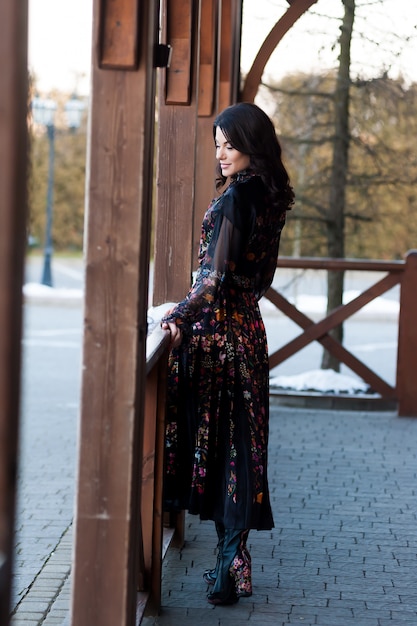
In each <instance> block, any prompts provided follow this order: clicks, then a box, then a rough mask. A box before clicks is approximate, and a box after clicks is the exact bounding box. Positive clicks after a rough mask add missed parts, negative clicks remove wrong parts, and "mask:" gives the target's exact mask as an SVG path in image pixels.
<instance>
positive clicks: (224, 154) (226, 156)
mask: <svg viewBox="0 0 417 626" xmlns="http://www.w3.org/2000/svg"><path fill="white" fill-rule="evenodd" d="M215 145H216V159H217V160H218V161H219V163H220V167H221V170H222V174H223V176H225V177H227V176H233V175H235V174H237V173H238V172H241V171H242V170H245V169H247V168H248V167H249V164H250V158H249V155H248V154H244V153H243V152H239V150H236V148H233V146H232V145H231V143H230V142H229V141H228V140H227V139H226V137H225V136H224V135H223V133H222V131H221V129H220V127H219V126H218V127H217V128H216V143H215Z"/></svg>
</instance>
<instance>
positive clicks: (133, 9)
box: [98, 0, 139, 69]
mask: <svg viewBox="0 0 417 626" xmlns="http://www.w3.org/2000/svg"><path fill="white" fill-rule="evenodd" d="M99 9H100V18H99V19H100V41H99V46H98V51H99V55H100V58H99V66H100V67H101V68H103V69H105V68H110V69H135V68H136V67H137V63H138V25H139V0H101V2H100V5H99Z"/></svg>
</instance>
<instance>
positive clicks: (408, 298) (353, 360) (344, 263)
mask: <svg viewBox="0 0 417 626" xmlns="http://www.w3.org/2000/svg"><path fill="white" fill-rule="evenodd" d="M278 268H292V269H315V270H333V271H345V270H355V271H367V272H386V275H385V276H384V277H383V278H382V279H381V280H379V281H378V282H376V283H375V284H373V285H372V286H371V287H369V288H368V289H366V290H365V291H363V292H362V293H361V294H360V295H359V296H357V297H356V298H354V299H353V300H351V301H350V302H349V303H347V304H344V305H341V306H340V307H338V308H336V309H335V310H333V311H331V312H330V313H329V314H328V315H327V316H326V317H324V319H322V320H320V321H319V322H314V321H313V320H312V319H310V318H309V317H308V316H307V315H305V314H304V313H302V312H301V311H299V310H298V309H297V308H296V307H295V306H294V305H293V304H291V303H290V302H289V301H288V300H287V299H286V298H285V297H284V296H283V295H282V294H280V293H278V292H277V291H276V290H275V289H272V288H271V289H269V291H268V292H267V294H266V298H267V299H268V300H270V301H271V302H272V303H273V304H274V305H275V306H276V307H277V308H278V309H280V310H281V311H282V312H283V313H284V314H285V315H286V316H287V317H289V318H290V319H292V320H293V321H294V322H295V323H296V324H298V326H300V327H301V328H302V329H303V332H302V333H301V334H300V335H298V336H297V337H296V338H295V339H292V340H291V341H289V342H288V343H286V344H285V345H284V346H282V347H281V348H280V349H279V350H277V351H276V352H274V353H273V354H271V355H270V358H269V363H270V368H273V367H275V366H277V365H279V364H280V363H283V361H285V360H286V359H288V358H290V357H291V356H293V355H294V354H295V353H296V352H298V351H299V350H301V349H302V348H304V347H305V346H307V345H308V344H309V343H311V342H312V341H318V342H319V343H320V344H321V345H322V346H323V347H324V348H326V350H328V351H329V352H330V353H331V354H333V355H334V356H335V357H336V358H337V359H338V360H339V361H340V362H342V363H344V364H345V365H347V367H349V368H350V369H351V370H352V371H353V372H355V373H356V374H357V375H358V376H359V377H360V378H362V379H363V380H364V381H365V382H366V383H368V384H369V385H370V386H371V387H372V389H373V390H375V392H377V393H378V394H380V395H381V397H382V398H386V399H391V400H392V399H395V400H397V402H398V414H399V415H412V416H417V383H416V375H415V372H416V371H417V323H416V313H417V251H416V250H412V251H410V252H408V254H407V255H406V257H405V261H368V260H360V259H321V258H301V259H296V258H288V257H281V258H280V259H279V261H278ZM397 284H399V285H400V286H401V295H400V315H399V332H398V352H397V372H396V379H397V382H396V387H395V388H394V387H392V386H391V385H389V384H388V383H387V382H386V381H385V380H383V379H382V378H381V377H380V376H378V374H376V372H374V371H373V370H371V369H370V368H369V367H367V366H366V365H365V364H364V363H363V362H362V361H360V360H359V359H358V358H357V357H356V356H354V355H353V354H352V353H351V352H349V350H347V349H346V348H345V347H344V346H342V345H341V344H340V343H339V342H338V341H336V340H335V339H333V337H331V336H330V335H329V331H330V330H331V329H332V328H335V327H336V326H338V325H339V324H341V323H342V322H344V321H345V320H346V319H348V318H349V317H350V316H352V315H353V314H354V313H356V312H357V311H359V310H360V309H361V308H363V307H364V306H365V305H366V304H368V303H369V302H371V301H372V300H374V299H375V298H377V297H378V296H380V295H382V294H383V293H385V292H386V291H388V290H389V289H391V288H392V287H394V286H395V285H397Z"/></svg>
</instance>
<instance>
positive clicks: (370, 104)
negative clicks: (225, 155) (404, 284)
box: [267, 74, 417, 259]
mask: <svg viewBox="0 0 417 626" xmlns="http://www.w3.org/2000/svg"><path fill="white" fill-rule="evenodd" d="M334 87H335V76H333V75H331V74H330V75H326V76H304V75H298V76H292V77H287V78H286V79H284V80H283V81H281V82H280V83H279V84H278V85H269V86H268V89H267V91H268V94H269V95H268V100H271V99H272V100H273V103H274V106H275V113H274V114H273V116H274V118H275V123H276V126H277V129H278V130H279V133H280V135H281V140H282V143H283V147H284V157H285V161H286V164H287V165H288V169H289V171H290V175H291V179H292V182H293V184H294V187H295V191H296V196H297V197H296V206H295V207H294V209H293V211H292V212H291V213H290V214H289V218H288V229H287V232H286V237H284V238H283V241H282V248H281V253H282V254H288V255H292V254H297V255H301V256H327V241H326V223H327V220H328V219H329V215H330V211H329V188H330V173H331V160H332V146H333V137H332V133H333V132H334V130H333V128H334V127H333V98H332V93H333V92H334ZM416 110H417V85H416V84H411V85H405V84H404V83H403V81H402V80H401V79H398V80H392V79H389V78H387V77H386V76H385V75H383V76H381V77H380V78H377V79H372V80H369V81H365V80H357V81H355V82H353V83H352V85H351V89H350V129H349V132H350V142H349V166H348V178H347V190H346V192H347V193H346V204H345V251H346V256H347V257H358V258H381V259H397V258H402V257H403V256H404V254H405V253H406V252H407V250H409V249H411V248H415V247H416V241H417V221H416V220H415V219H413V215H415V211H416V201H417V194H416V192H415V185H416V178H417V157H416V151H415V145H414V144H415V137H416V131H417V116H416V115H415V111H416Z"/></svg>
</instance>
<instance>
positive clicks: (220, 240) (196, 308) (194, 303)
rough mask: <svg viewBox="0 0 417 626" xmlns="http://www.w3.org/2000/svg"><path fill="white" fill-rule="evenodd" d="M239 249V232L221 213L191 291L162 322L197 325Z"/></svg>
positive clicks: (242, 240)
mask: <svg viewBox="0 0 417 626" xmlns="http://www.w3.org/2000/svg"><path fill="white" fill-rule="evenodd" d="M243 245H244V237H243V233H242V231H241V229H240V228H239V227H238V226H237V225H236V224H234V223H233V222H232V221H231V220H230V219H229V218H228V217H226V216H225V215H224V212H223V211H221V212H220V213H219V215H218V216H217V217H216V221H215V224H214V228H213V233H212V238H211V241H210V244H209V246H208V248H207V251H206V253H205V255H204V257H203V259H202V260H201V265H200V267H199V270H198V272H197V276H196V279H195V282H194V284H193V286H192V288H191V289H190V291H189V293H188V294H187V296H186V297H185V298H184V300H182V301H181V302H180V303H179V304H177V306H176V307H175V308H174V309H173V310H172V311H171V313H170V314H169V316H167V317H165V318H163V321H170V322H171V321H174V322H175V323H176V324H177V325H178V326H183V325H186V326H187V325H190V324H193V323H195V322H198V321H199V319H201V318H202V317H203V316H204V313H206V312H207V311H208V310H209V309H210V308H211V306H212V304H213V302H214V301H215V300H216V296H217V290H218V289H219V286H220V284H221V282H222V281H224V280H227V275H228V272H229V271H232V272H233V270H234V268H235V266H236V263H237V262H238V260H239V256H240V255H241V254H242V248H243ZM184 330H186V328H184Z"/></svg>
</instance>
